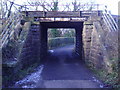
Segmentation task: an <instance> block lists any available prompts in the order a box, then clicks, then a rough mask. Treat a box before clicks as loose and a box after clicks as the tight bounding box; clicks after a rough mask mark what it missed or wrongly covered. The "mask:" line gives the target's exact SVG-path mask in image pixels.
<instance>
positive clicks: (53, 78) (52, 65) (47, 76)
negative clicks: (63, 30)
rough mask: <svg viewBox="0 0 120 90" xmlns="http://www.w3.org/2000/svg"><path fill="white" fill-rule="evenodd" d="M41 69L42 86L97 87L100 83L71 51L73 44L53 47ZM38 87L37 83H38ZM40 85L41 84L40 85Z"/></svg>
mask: <svg viewBox="0 0 120 90" xmlns="http://www.w3.org/2000/svg"><path fill="white" fill-rule="evenodd" d="M51 52H52V53H51V54H50V56H49V57H48V59H47V60H48V61H47V62H46V63H45V66H44V69H43V71H42V79H43V85H42V87H44V88H99V87H100V83H99V81H98V80H96V78H95V76H94V75H93V73H92V72H91V71H90V70H89V69H88V68H87V67H86V66H85V64H84V62H83V61H82V60H79V59H77V57H76V55H75V53H73V45H71V46H66V47H63V48H58V49H54V50H53V51H51ZM38 87H39V85H38ZM40 87H41V86H40Z"/></svg>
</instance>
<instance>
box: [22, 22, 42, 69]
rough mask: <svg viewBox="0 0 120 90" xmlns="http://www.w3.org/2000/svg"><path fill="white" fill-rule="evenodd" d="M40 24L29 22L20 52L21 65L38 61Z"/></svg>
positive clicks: (24, 65)
mask: <svg viewBox="0 0 120 90" xmlns="http://www.w3.org/2000/svg"><path fill="white" fill-rule="evenodd" d="M39 29H40V25H39V23H38V24H34V23H32V24H31V28H30V30H29V32H28V35H27V38H26V40H25V42H24V45H23V48H22V51H21V53H20V61H21V64H22V67H23V68H24V67H27V66H29V65H32V64H34V63H36V62H39V61H40V30H39Z"/></svg>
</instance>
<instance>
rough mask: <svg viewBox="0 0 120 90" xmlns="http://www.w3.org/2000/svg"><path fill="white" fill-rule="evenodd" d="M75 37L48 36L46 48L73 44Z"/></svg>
mask: <svg viewBox="0 0 120 90" xmlns="http://www.w3.org/2000/svg"><path fill="white" fill-rule="evenodd" d="M74 42H75V38H74V37H56V38H49V39H48V48H49V49H53V48H57V47H60V46H65V45H70V44H74Z"/></svg>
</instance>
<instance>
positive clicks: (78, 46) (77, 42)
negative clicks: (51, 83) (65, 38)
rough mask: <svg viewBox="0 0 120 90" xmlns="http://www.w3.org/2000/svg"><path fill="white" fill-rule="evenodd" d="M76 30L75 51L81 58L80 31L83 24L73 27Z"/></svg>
mask: <svg viewBox="0 0 120 90" xmlns="http://www.w3.org/2000/svg"><path fill="white" fill-rule="evenodd" d="M75 31H76V43H75V52H76V54H77V55H78V56H79V58H80V59H82V54H83V53H82V52H83V43H82V31H83V26H80V27H78V28H75Z"/></svg>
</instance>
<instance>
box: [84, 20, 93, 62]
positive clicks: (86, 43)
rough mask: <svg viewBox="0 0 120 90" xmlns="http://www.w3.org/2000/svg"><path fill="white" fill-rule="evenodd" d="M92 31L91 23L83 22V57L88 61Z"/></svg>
mask: <svg viewBox="0 0 120 90" xmlns="http://www.w3.org/2000/svg"><path fill="white" fill-rule="evenodd" d="M92 31H93V23H92V22H88V21H86V22H84V28H83V47H84V57H85V60H87V61H88V60H89V54H90V47H91V33H92Z"/></svg>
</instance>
